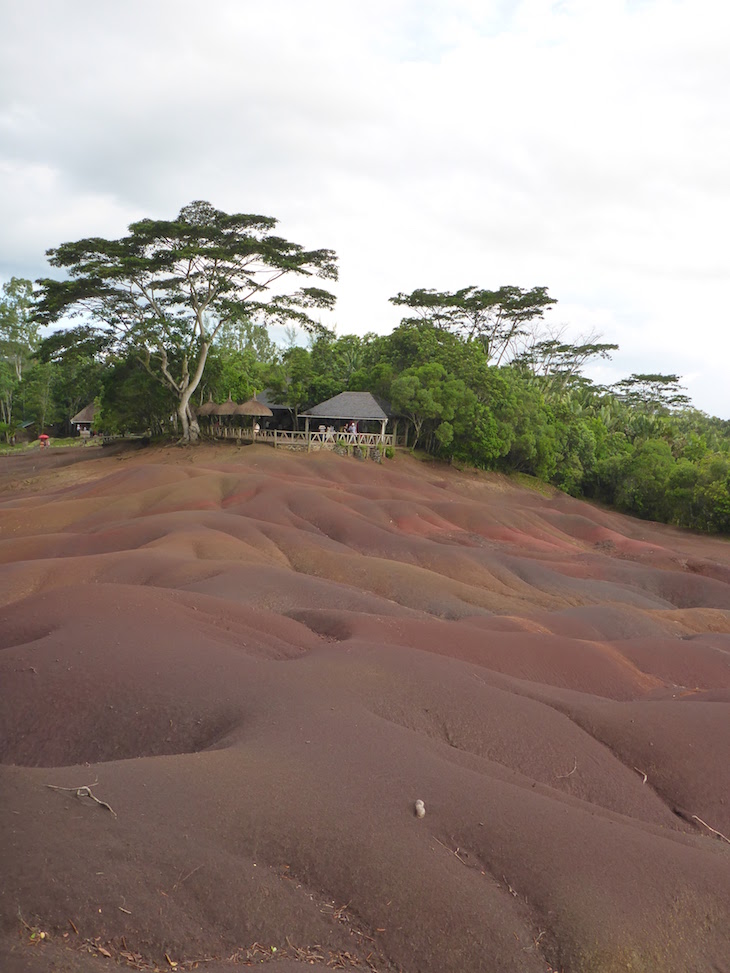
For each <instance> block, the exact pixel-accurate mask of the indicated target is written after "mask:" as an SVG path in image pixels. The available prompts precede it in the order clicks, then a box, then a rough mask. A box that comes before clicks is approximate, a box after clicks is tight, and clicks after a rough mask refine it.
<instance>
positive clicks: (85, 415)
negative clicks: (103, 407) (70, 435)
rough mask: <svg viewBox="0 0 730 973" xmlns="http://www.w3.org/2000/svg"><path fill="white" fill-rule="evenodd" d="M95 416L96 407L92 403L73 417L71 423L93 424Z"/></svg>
mask: <svg viewBox="0 0 730 973" xmlns="http://www.w3.org/2000/svg"><path fill="white" fill-rule="evenodd" d="M95 414H96V406H95V405H94V403H93V402H90V403H89V405H86V406H84V408H83V409H82V410H81V412H77V413H76V415H75V416H74V417H73V419H72V420H71V422H73V423H82V422H93V421H94V416H95Z"/></svg>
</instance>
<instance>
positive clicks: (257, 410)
mask: <svg viewBox="0 0 730 973" xmlns="http://www.w3.org/2000/svg"><path fill="white" fill-rule="evenodd" d="M273 414H274V413H273V412H272V411H271V409H270V408H269V407H268V406H267V405H264V404H263V402H259V400H258V399H257V398H256V396H254V397H253V398H252V399H249V400H248V402H242V403H241V404H240V405H237V406H236V412H235V415H237V416H273Z"/></svg>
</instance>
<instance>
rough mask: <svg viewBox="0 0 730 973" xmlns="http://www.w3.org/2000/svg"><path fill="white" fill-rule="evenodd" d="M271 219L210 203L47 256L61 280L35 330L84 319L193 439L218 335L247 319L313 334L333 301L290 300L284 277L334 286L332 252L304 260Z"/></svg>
mask: <svg viewBox="0 0 730 973" xmlns="http://www.w3.org/2000/svg"><path fill="white" fill-rule="evenodd" d="M276 225H277V221H276V220H275V219H273V218H272V217H267V216H259V215H250V214H243V213H234V214H228V213H224V212H222V211H221V210H217V209H215V208H214V207H213V206H211V204H210V203H207V202H202V201H197V202H193V203H190V204H189V205H188V206H185V207H183V209H182V210H181V211H180V213H179V215H178V216H177V217H176V219H174V220H151V219H144V220H140V221H139V222H136V223H132V224H131V226H130V227H129V234H128V235H127V236H125V237H122V238H121V239H119V240H105V239H102V238H99V237H93V238H89V239H85V240H78V241H76V242H74V243H64V244H61V246H59V247H56V248H55V249H52V250H49V251H48V253H47V256H48V259H49V262H50V264H51V266H53V267H58V268H61V269H63V270H65V271H66V272H67V275H68V276H67V277H66V278H64V279H62V280H54V279H50V278H44V279H42V280H39V281H38V285H39V288H40V290H39V294H38V299H37V303H36V309H35V321H36V322H38V323H40V324H43V325H48V324H53V323H55V322H57V321H59V320H61V319H62V318H65V317H69V316H73V315H78V314H81V315H86V316H88V318H89V319H90V320H92V321H93V322H94V324H95V325H96V326H97V327H99V328H101V329H103V330H105V331H107V332H108V333H109V334H110V335H113V336H114V339H115V340H116V341H117V343H118V344H119V345H120V347H126V348H127V349H131V350H133V351H134V353H135V354H136V355H137V356H138V357H139V359H140V361H141V362H142V363H143V365H144V367H145V368H146V369H147V370H148V371H149V372H150V374H152V375H154V376H155V377H156V378H157V379H158V380H159V381H160V382H161V383H162V384H163V385H165V386H166V387H167V388H168V389H169V390H170V391H171V392H172V393H173V395H174V397H175V400H176V406H177V414H178V416H179V420H180V423H181V426H182V433H183V438H184V439H186V440H192V439H196V438H197V436H198V434H199V429H198V424H197V420H196V418H195V415H194V412H193V410H192V409H191V407H190V398H191V396H192V394H193V392H194V391H195V389H196V388H197V387H198V385H199V383H200V381H201V379H202V377H203V372H204V369H205V365H206V361H207V359H208V353H209V351H210V348H211V344H212V343H213V341H215V339H216V336H217V335H218V333H219V332H220V330H221V328H223V327H224V326H225V325H227V324H229V323H231V322H232V321H237V320H240V319H241V317H247V318H249V319H255V318H257V317H260V318H262V319H264V320H267V321H278V322H283V321H295V322H297V323H298V324H301V325H308V324H312V325H314V324H315V322H314V321H313V320H312V318H311V317H310V313H311V312H312V311H313V310H319V309H323V308H331V307H332V306H333V305H334V301H335V298H334V296H333V295H332V294H331V293H330V292H329V291H327V290H324V289H322V288H321V287H314V286H300V287H299V288H298V289H297V290H295V291H292V292H288V293H287V292H285V291H284V290H283V289H282V287H281V284H280V283H279V282H280V281H281V280H282V279H283V278H285V277H292V278H294V279H301V278H312V277H316V278H322V279H326V280H336V278H337V263H336V257H335V254H334V253H333V252H332V251H331V250H324V249H322V250H305V249H304V248H303V247H302V246H300V245H299V244H296V243H292V242H290V241H288V240H285V239H284V238H283V237H281V236H278V235H276V234H275V233H274V230H275V228H276Z"/></svg>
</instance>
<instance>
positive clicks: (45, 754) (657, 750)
mask: <svg viewBox="0 0 730 973" xmlns="http://www.w3.org/2000/svg"><path fill="white" fill-rule="evenodd" d="M32 460H33V462H32V463H31V460H29V459H28V458H26V457H24V458H22V459H18V460H16V459H15V458H13V457H11V458H1V459H0V602H1V605H2V607H0V748H1V754H0V759H1V760H2V765H1V766H0V788H1V790H0V824H1V827H2V832H1V833H2V839H1V840H2V844H3V848H2V882H1V893H0V965H1V966H2V969H3V970H4V971H5V970H6V971H8V973H12V971H16V970H17V971H25V973H41V971H44V973H45V971H46V970H50V971H57V973H66V971H67V973H94V971H96V970H103V969H106V970H109V969H112V968H118V967H117V966H116V964H117V963H120V964H123V965H124V964H126V965H128V966H131V967H132V968H136V969H140V970H141V969H145V970H153V969H155V968H156V967H157V968H159V969H167V970H171V969H185V968H189V967H192V966H193V965H194V964H195V963H196V962H197V963H199V964H200V965H199V968H200V969H205V970H207V971H208V973H224V971H228V970H236V969H238V968H241V967H242V966H245V965H247V964H253V965H262V964H264V963H267V964H270V965H271V968H272V971H275V973H286V971H294V970H298V969H300V968H302V969H303V968H305V967H306V968H307V969H331V968H338V969H360V970H369V971H371V973H372V971H377V973H392V971H399V970H400V971H404V973H464V971H466V973H472V971H475V973H476V971H485V973H487V971H489V973H492V971H499V973H548V971H564V973H614V971H619V970H621V971H623V970H631V971H633V973H643V971H652V973H654V971H662V973H688V971H698V973H699V971H715V973H716V971H726V973H727V971H728V970H730V842H728V840H727V838H725V837H723V836H730V543H728V541H727V540H723V539H717V538H706V537H702V536H699V535H695V534H689V533H684V532H680V531H676V530H673V529H671V528H667V527H663V526H658V525H655V524H648V523H644V522H641V521H637V520H632V519H630V518H626V517H622V516H620V515H618V514H615V513H611V512H607V511H603V510H600V509H597V508H595V507H592V506H590V505H588V504H585V503H581V502H579V501H576V500H573V499H570V498H568V497H566V496H564V495H562V494H559V493H555V494H554V495H552V494H551V495H548V496H546V495H543V494H542V493H539V492H536V491H531V490H529V489H525V488H521V487H518V486H516V485H515V484H513V483H511V482H510V481H509V480H506V479H504V478H502V477H498V476H492V475H487V474H474V473H461V472H457V471H455V470H450V469H447V468H444V467H441V466H436V465H424V464H421V463H419V462H417V461H415V460H414V459H412V458H411V457H408V456H398V457H397V458H396V459H395V460H394V461H391V462H386V463H384V464H383V465H381V466H379V465H377V464H375V463H370V462H367V463H366V462H360V461H356V460H354V459H350V458H345V457H339V456H334V455H324V454H314V453H313V454H310V455H304V454H291V453H289V454H288V453H284V452H281V451H279V452H274V451H273V450H271V449H269V448H267V447H265V446H256V447H247V448H236V447H234V446H230V447H228V446H220V447H212V446H210V447H209V446H205V447H201V448H199V449H194V450H180V449H176V448H167V449H163V448H154V447H150V448H147V449H143V450H133V451H125V450H121V451H117V452H116V453H112V454H109V453H108V452H106V451H104V450H101V449H98V450H92V449H87V450H83V449H81V450H72V451H68V450H66V451H64V452H63V456H61V453H60V452H59V453H54V450H52V449H51V450H48V451H47V453H46V455H43V456H42V457H41V456H34V457H33V458H32ZM29 464H30V465H33V464H34V465H33V468H32V469H31V468H30V466H29ZM48 785H53V786H48ZM89 786H90V787H91V790H90V791H82V792H81V795H80V796H79V795H77V794H76V793H75V790H74V789H75V788H79V787H89ZM89 794H91V795H92V796H93V797H95V798H96V801H94V800H93V799H92V797H90V796H89ZM417 799H420V800H422V801H423V802H424V803H425V808H426V814H425V817H423V818H419V817H417V816H416V814H415V813H414V802H415V801H416V800H417ZM99 802H101V803H99ZM41 933H45V934H46V935H45V936H44V937H43V938H41V936H40V934H41ZM203 960H206V961H207V962H206V963H203Z"/></svg>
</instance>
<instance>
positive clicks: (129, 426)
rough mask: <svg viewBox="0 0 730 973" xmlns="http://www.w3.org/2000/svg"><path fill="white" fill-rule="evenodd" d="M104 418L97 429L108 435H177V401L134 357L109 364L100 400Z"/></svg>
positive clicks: (101, 416) (132, 355) (101, 417)
mask: <svg viewBox="0 0 730 973" xmlns="http://www.w3.org/2000/svg"><path fill="white" fill-rule="evenodd" d="M100 404H101V415H100V417H99V420H98V422H97V423H95V425H97V426H98V427H99V429H100V430H101V431H103V432H105V433H109V434H113V435H124V434H125V433H146V432H151V433H152V434H153V435H160V434H162V433H165V432H168V433H171V432H173V431H174V426H173V422H172V417H173V416H175V399H174V397H173V395H172V393H171V391H170V390H169V389H166V388H165V387H164V386H163V385H161V384H160V383H159V382H157V381H155V379H154V377H153V376H152V375H150V373H149V372H148V371H147V370H146V369H145V368H144V366H143V365H142V364H141V363H140V361H139V359H138V358H137V356H136V355H134V354H129V355H127V356H126V357H124V358H122V359H118V360H115V361H110V362H109V364H108V366H107V368H106V370H105V372H104V380H103V386H102V392H101V396H100Z"/></svg>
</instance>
